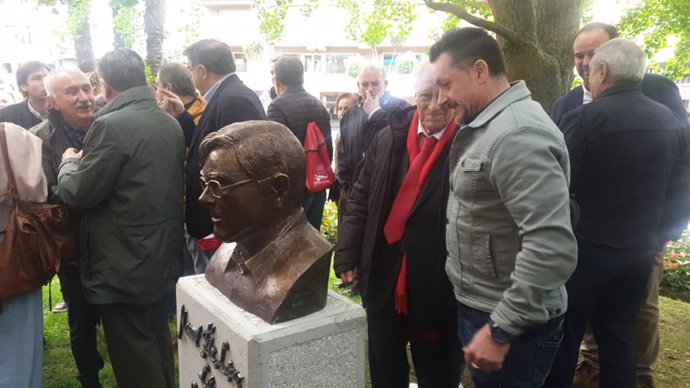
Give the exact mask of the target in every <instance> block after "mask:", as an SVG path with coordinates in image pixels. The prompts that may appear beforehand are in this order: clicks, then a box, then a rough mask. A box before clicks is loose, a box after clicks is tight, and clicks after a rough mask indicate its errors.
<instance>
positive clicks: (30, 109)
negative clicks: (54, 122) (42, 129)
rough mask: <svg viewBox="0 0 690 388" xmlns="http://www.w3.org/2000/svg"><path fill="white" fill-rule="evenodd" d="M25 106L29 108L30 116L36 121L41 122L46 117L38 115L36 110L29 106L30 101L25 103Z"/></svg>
mask: <svg viewBox="0 0 690 388" xmlns="http://www.w3.org/2000/svg"><path fill="white" fill-rule="evenodd" d="M26 105H27V106H28V107H29V112H31V114H32V115H34V116H36V118H37V119H39V120H41V121H43V120H44V119H45V118H46V116H45V115H42V114H40V113H38V111H37V110H36V109H34V107H33V106H31V100H27V101H26Z"/></svg>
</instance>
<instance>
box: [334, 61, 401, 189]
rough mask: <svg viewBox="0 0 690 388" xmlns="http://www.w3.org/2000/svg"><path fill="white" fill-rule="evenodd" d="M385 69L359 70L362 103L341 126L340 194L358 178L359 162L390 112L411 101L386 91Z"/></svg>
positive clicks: (349, 113) (368, 67) (354, 107)
mask: <svg viewBox="0 0 690 388" xmlns="http://www.w3.org/2000/svg"><path fill="white" fill-rule="evenodd" d="M387 86H388V80H387V79H386V70H385V69H384V68H383V67H382V66H380V65H367V66H365V67H364V68H363V69H362V71H361V72H360V73H359V76H358V78H357V87H358V88H359V95H360V97H359V98H360V102H359V103H358V104H356V105H355V106H353V107H352V108H350V110H349V111H347V113H346V114H345V116H344V117H343V120H342V124H341V126H340V145H339V146H338V166H337V174H338V181H340V186H341V187H342V191H341V195H342V194H346V195H347V194H348V193H349V192H350V190H352V185H354V182H355V179H356V178H357V175H356V170H357V164H359V161H360V160H362V159H363V157H364V153H365V152H366V151H367V149H368V148H369V144H370V143H371V140H372V139H373V138H374V136H375V135H376V133H377V132H378V131H379V130H380V129H381V128H383V127H385V126H387V125H388V118H389V116H390V112H392V111H394V110H395V109H396V108H403V107H406V106H408V105H409V104H408V103H407V102H406V101H405V100H402V99H399V98H396V97H393V96H391V95H390V93H388V92H387V91H386V87H387Z"/></svg>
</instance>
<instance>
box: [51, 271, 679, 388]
mask: <svg viewBox="0 0 690 388" xmlns="http://www.w3.org/2000/svg"><path fill="white" fill-rule="evenodd" d="M337 281H338V280H337V279H336V278H335V277H334V276H331V279H330V283H329V286H330V287H331V288H332V289H335V290H336V291H338V292H341V293H344V292H345V290H339V289H337V287H335V285H334V284H335V283H336V282H337ZM51 290H52V302H53V304H55V303H57V302H58V301H59V300H60V285H59V283H58V280H57V278H55V279H54V280H53V282H52V285H51ZM688 295H690V293H685V294H684V295H678V294H674V295H673V296H674V297H677V298H679V299H684V300H686V301H687V300H688ZM351 299H352V300H354V301H357V302H359V301H360V300H359V297H351ZM660 303H661V320H660V330H661V354H660V355H659V359H658V360H657V363H656V374H655V377H656V379H657V386H658V387H660V388H664V387H667V388H680V387H690V303H686V302H683V301H681V300H677V299H670V298H668V297H662V298H661V302H660ZM43 304H44V315H43V318H44V327H45V338H46V344H45V355H44V357H45V358H44V366H43V372H44V376H43V377H44V387H46V388H79V387H80V385H79V383H78V382H77V380H76V378H75V376H76V367H75V365H74V360H73V359H72V353H71V352H70V346H69V327H68V325H67V314H65V313H60V314H54V313H52V312H50V310H49V307H48V287H47V286H46V287H44V288H43ZM171 333H175V328H174V326H173V325H171ZM98 338H99V349H100V351H101V355H102V356H103V358H104V359H105V360H106V363H105V368H103V370H102V371H101V375H100V377H101V382H102V384H103V387H104V388H114V387H116V386H117V385H116V383H115V378H114V377H113V371H112V368H111V366H110V362H109V361H108V351H107V349H106V346H105V339H104V338H103V331H102V329H100V328H99V333H98ZM175 356H176V357H175V358H177V354H176V355H175ZM411 380H412V381H414V374H412V375H411ZM367 381H368V376H367ZM463 381H464V383H465V387H466V388H469V387H471V383H470V382H469V380H468V377H467V376H465V378H464V379H463Z"/></svg>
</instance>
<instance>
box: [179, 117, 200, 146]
mask: <svg viewBox="0 0 690 388" xmlns="http://www.w3.org/2000/svg"><path fill="white" fill-rule="evenodd" d="M177 122H178V123H179V124H180V127H182V133H184V144H185V146H186V147H187V148H189V147H190V146H191V145H192V136H194V129H195V128H196V124H195V123H194V117H193V116H192V115H191V114H189V112H187V111H184V112H182V114H181V115H179V116H178V117H177Z"/></svg>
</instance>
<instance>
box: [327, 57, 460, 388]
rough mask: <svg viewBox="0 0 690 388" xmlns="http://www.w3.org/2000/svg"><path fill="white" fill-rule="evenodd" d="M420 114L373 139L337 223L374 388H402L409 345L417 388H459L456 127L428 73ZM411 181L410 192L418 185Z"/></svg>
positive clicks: (421, 84)
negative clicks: (452, 200) (454, 264)
mask: <svg viewBox="0 0 690 388" xmlns="http://www.w3.org/2000/svg"><path fill="white" fill-rule="evenodd" d="M416 99H417V106H416V108H415V107H407V108H405V109H404V110H401V111H397V112H394V113H392V114H391V116H390V125H389V126H387V127H386V128H384V129H382V130H381V131H379V133H378V134H377V135H376V136H375V137H374V139H373V141H372V143H371V146H370V147H369V151H367V154H366V156H365V158H364V160H363V165H362V171H361V173H360V174H359V175H358V177H357V180H356V182H354V185H353V189H352V192H351V196H350V202H349V208H348V212H347V213H346V214H345V215H344V216H343V223H342V225H341V227H340V229H341V230H340V234H339V239H338V248H337V251H336V255H335V262H334V269H335V272H336V273H337V274H338V276H339V277H340V279H341V280H342V281H343V283H345V284H350V283H352V281H353V280H355V278H357V277H359V279H360V287H361V294H362V300H363V302H364V306H365V308H366V312H367V322H368V331H369V367H370V371H371V379H372V385H373V386H374V387H376V388H379V387H390V388H402V387H408V386H409V382H408V373H409V362H408V359H407V352H406V346H407V344H408V343H410V346H411V349H412V359H413V362H414V367H415V372H416V375H417V381H418V384H419V386H420V387H422V388H424V387H437V388H438V387H448V388H450V387H457V386H458V382H459V378H460V377H459V376H460V365H461V363H462V357H461V351H460V342H459V340H458V336H457V334H456V315H455V302H454V298H453V291H452V288H451V285H450V282H449V281H448V278H447V276H446V274H445V272H444V263H445V261H446V250H445V238H444V237H445V232H444V231H445V226H446V202H447V199H448V191H449V188H448V166H447V163H448V153H449V151H450V143H451V139H452V137H453V134H454V133H455V129H456V127H457V125H456V124H455V122H454V121H453V113H454V112H453V110H452V109H449V108H448V107H445V106H441V105H440V104H439V103H438V87H436V86H435V85H434V83H433V80H432V77H431V67H430V66H426V67H424V68H423V69H422V70H421V72H420V74H419V77H418V80H417V83H416ZM415 182H416V183H415Z"/></svg>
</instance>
